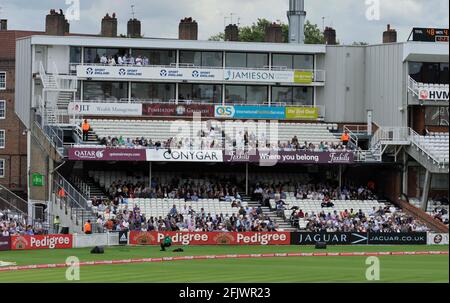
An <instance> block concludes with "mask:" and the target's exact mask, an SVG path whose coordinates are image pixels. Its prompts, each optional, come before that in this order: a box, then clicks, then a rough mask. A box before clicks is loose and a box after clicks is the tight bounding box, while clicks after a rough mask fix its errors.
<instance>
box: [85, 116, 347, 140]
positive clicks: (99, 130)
mask: <svg viewBox="0 0 450 303" xmlns="http://www.w3.org/2000/svg"><path fill="white" fill-rule="evenodd" d="M90 124H91V127H92V129H93V131H94V132H95V134H96V135H97V136H98V138H99V139H101V138H103V137H108V136H111V137H119V136H122V137H123V138H124V139H127V138H130V139H135V138H141V137H144V138H146V139H152V140H153V141H166V140H168V139H169V138H171V137H176V138H183V139H184V138H191V137H194V136H196V135H197V134H196V133H194V134H193V130H195V132H198V131H199V130H200V129H201V130H204V131H205V132H209V126H210V125H207V122H205V121H203V122H202V123H201V127H200V126H196V125H193V122H191V121H177V122H173V123H169V121H163V120H110V119H92V120H90ZM228 125H230V126H231V127H232V128H235V129H236V131H237V132H239V131H242V132H244V131H245V125H246V124H245V123H244V122H239V121H234V122H228V123H227V126H225V124H223V125H221V124H219V125H217V128H218V129H219V130H218V131H215V133H214V138H215V139H217V140H220V139H221V136H222V134H221V131H220V129H222V127H224V128H225V131H227V130H228V129H227V128H228ZM212 126H215V125H214V124H213V125H212ZM269 127H272V126H271V125H270V124H269V123H267V124H266V127H265V129H264V130H263V131H261V130H256V129H255V130H254V132H255V134H258V135H261V134H264V137H265V138H266V139H268V138H269V136H270V131H269ZM337 129H338V125H337V124H324V123H278V133H277V136H278V138H277V140H280V141H283V142H287V141H291V140H292V138H293V137H294V136H297V137H298V140H299V141H300V142H304V141H306V142H308V143H313V144H320V142H329V143H334V144H338V143H339V142H340V140H339V138H338V137H337V136H335V135H334V134H333V133H331V132H330V131H333V130H337ZM252 131H253V130H252V129H249V133H251V132H252ZM227 135H228V134H227ZM260 138H261V136H260Z"/></svg>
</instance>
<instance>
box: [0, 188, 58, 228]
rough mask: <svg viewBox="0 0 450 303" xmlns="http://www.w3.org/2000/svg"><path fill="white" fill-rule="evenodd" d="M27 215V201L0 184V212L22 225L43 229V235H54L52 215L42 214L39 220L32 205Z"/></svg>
mask: <svg viewBox="0 0 450 303" xmlns="http://www.w3.org/2000/svg"><path fill="white" fill-rule="evenodd" d="M31 209H32V212H33V213H31V214H28V201H25V200H24V199H22V198H21V197H19V196H18V195H16V194H15V193H13V192H12V191H10V190H9V189H7V188H6V187H4V186H3V185H1V184H0V211H1V212H2V213H3V214H4V215H5V214H6V215H8V217H10V218H15V219H16V220H19V221H21V222H22V223H23V224H24V225H31V226H33V227H37V228H41V229H43V231H44V233H54V228H53V218H54V217H53V215H51V214H48V213H46V212H43V213H42V214H43V216H42V217H41V218H36V216H35V213H36V207H35V206H34V205H33V207H32V208H31Z"/></svg>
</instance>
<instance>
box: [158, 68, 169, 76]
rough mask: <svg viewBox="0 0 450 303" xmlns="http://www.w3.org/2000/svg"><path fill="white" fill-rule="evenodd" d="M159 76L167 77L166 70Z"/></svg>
mask: <svg viewBox="0 0 450 303" xmlns="http://www.w3.org/2000/svg"><path fill="white" fill-rule="evenodd" d="M159 75H160V76H161V77H167V71H166V70H165V69H162V70H161V71H160V72H159Z"/></svg>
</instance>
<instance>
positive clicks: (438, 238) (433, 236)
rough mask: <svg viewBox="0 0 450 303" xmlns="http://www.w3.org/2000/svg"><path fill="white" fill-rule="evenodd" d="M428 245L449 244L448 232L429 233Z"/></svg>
mask: <svg viewBox="0 0 450 303" xmlns="http://www.w3.org/2000/svg"><path fill="white" fill-rule="evenodd" d="M427 244H428V245H448V234H442V233H428V238H427Z"/></svg>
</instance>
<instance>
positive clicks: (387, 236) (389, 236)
mask: <svg viewBox="0 0 450 303" xmlns="http://www.w3.org/2000/svg"><path fill="white" fill-rule="evenodd" d="M368 237H369V239H368V244H382V245H390V244H408V245H409V244H412V245H426V244H427V233H426V232H417V233H369V236H368Z"/></svg>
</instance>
